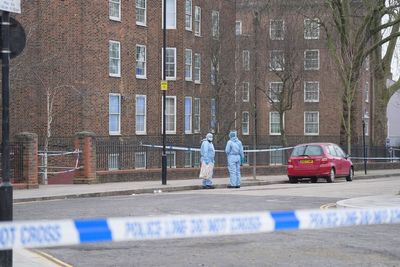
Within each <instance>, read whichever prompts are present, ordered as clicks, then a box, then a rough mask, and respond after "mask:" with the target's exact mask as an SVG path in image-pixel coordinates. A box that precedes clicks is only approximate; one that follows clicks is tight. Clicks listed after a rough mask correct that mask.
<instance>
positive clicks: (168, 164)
mask: <svg viewBox="0 0 400 267" xmlns="http://www.w3.org/2000/svg"><path fill="white" fill-rule="evenodd" d="M165 154H166V155H167V168H176V151H166V153H165ZM171 155H172V156H171ZM171 158H172V160H173V162H172V163H173V164H170V162H169V160H168V159H171Z"/></svg>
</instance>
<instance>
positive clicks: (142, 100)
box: [135, 95, 147, 134]
mask: <svg viewBox="0 0 400 267" xmlns="http://www.w3.org/2000/svg"><path fill="white" fill-rule="evenodd" d="M146 109H147V103H146V96H145V95H137V96H136V112H135V114H136V120H135V129H136V134H146Z"/></svg>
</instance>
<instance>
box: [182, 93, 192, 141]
mask: <svg viewBox="0 0 400 267" xmlns="http://www.w3.org/2000/svg"><path fill="white" fill-rule="evenodd" d="M186 100H189V103H190V110H189V113H186V111H187V110H186ZM184 113H185V114H184V130H185V134H191V133H192V132H193V100H192V98H191V97H190V96H185V99H184ZM186 119H188V122H189V125H187V124H186V122H187V121H186ZM186 126H188V129H187V128H186Z"/></svg>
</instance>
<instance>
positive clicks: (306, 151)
mask: <svg viewBox="0 0 400 267" xmlns="http://www.w3.org/2000/svg"><path fill="white" fill-rule="evenodd" d="M322 154H323V151H322V148H321V147H320V146H318V145H305V146H297V147H295V148H294V149H293V152H292V157H298V156H321V155H322Z"/></svg>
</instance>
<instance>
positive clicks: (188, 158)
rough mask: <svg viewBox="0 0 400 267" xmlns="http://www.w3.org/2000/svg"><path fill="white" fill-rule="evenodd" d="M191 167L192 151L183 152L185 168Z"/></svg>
mask: <svg viewBox="0 0 400 267" xmlns="http://www.w3.org/2000/svg"><path fill="white" fill-rule="evenodd" d="M190 167H192V151H185V168H190Z"/></svg>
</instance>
